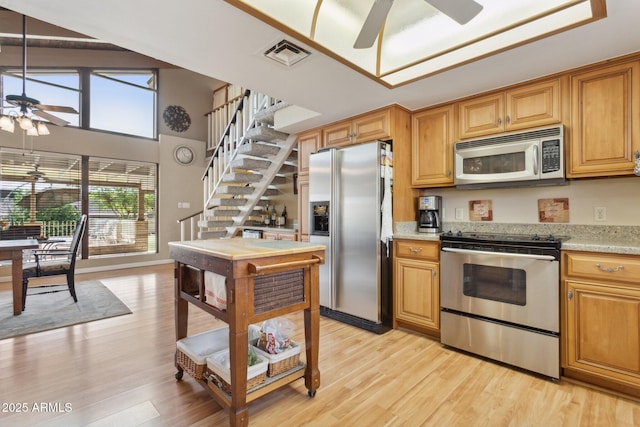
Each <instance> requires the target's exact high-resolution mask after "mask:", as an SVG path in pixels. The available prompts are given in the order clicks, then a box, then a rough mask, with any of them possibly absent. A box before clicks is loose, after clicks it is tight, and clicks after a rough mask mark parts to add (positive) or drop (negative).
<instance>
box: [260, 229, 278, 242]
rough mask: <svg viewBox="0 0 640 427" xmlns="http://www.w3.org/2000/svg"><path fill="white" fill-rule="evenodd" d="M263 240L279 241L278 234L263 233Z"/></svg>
mask: <svg viewBox="0 0 640 427" xmlns="http://www.w3.org/2000/svg"><path fill="white" fill-rule="evenodd" d="M262 238H263V239H266V240H278V233H276V232H274V231H263V232H262Z"/></svg>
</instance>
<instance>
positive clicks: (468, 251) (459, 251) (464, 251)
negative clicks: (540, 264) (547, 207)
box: [442, 248, 556, 261]
mask: <svg viewBox="0 0 640 427" xmlns="http://www.w3.org/2000/svg"><path fill="white" fill-rule="evenodd" d="M442 250H443V251H444V252H453V253H457V254H469V255H491V256H494V257H495V256H502V257H509V258H526V259H536V260H540V261H555V260H556V258H555V257H554V256H552V255H531V254H512V253H509V252H490V251H475V250H471V249H458V248H442Z"/></svg>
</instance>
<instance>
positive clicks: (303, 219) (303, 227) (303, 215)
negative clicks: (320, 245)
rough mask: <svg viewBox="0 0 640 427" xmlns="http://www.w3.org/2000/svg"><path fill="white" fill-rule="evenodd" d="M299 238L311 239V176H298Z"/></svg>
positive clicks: (303, 239)
mask: <svg viewBox="0 0 640 427" xmlns="http://www.w3.org/2000/svg"><path fill="white" fill-rule="evenodd" d="M298 240H300V241H303V242H308V241H309V178H308V176H306V177H299V178H298Z"/></svg>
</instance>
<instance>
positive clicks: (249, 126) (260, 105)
mask: <svg viewBox="0 0 640 427" xmlns="http://www.w3.org/2000/svg"><path fill="white" fill-rule="evenodd" d="M251 95H252V94H251V91H250V90H249V89H247V90H246V91H245V93H244V96H243V98H242V100H241V101H240V102H239V104H238V108H236V111H235V114H234V115H233V118H232V119H231V120H230V121H229V124H228V125H227V127H226V128H225V133H223V135H222V137H221V138H220V140H219V141H218V144H217V145H216V148H215V149H214V154H213V155H212V156H211V159H210V160H209V164H208V165H207V169H206V171H205V173H204V175H203V176H202V180H203V181H204V180H205V179H206V178H207V176H208V175H209V171H210V170H211V169H212V167H213V162H214V161H215V159H216V157H217V155H218V151H219V150H220V147H221V146H222V145H223V144H224V138H225V137H226V136H227V135H228V133H229V131H230V129H231V126H232V124H234V123H235V122H236V118H237V116H238V112H241V111H242V110H243V108H245V107H246V106H245V105H244V99H245V97H246V98H247V99H248V97H249V96H251ZM253 95H254V96H255V97H256V98H259V97H260V95H261V94H260V93H257V92H254V93H253ZM270 99H272V97H270V96H267V95H263V98H262V100H261V102H260V103H256V104H255V105H252V103H251V102H250V103H249V104H250V105H249V107H251V106H253V111H250V115H249V120H248V122H247V123H246V126H244V129H242V131H243V132H242V137H241V138H240V140H239V141H238V143H237V144H236V146H235V147H234V149H233V152H232V153H230V156H229V161H228V162H227V163H226V164H225V165H224V169H223V170H222V171H220V173H219V177H218V179H217V180H216V182H214V183H213V188H212V189H211V191H210V192H209V193H210V194H214V193H215V192H216V190H217V188H218V186H219V185H220V183H221V182H222V181H221V180H222V177H223V176H224V174H225V173H227V172H228V171H229V168H230V167H231V160H232V159H235V158H236V155H237V153H238V150H239V149H240V147H242V145H243V144H244V143H246V142H247V141H248V140H249V138H247V137H246V132H247V131H248V130H249V129H252V128H253V127H254V126H255V125H256V120H255V113H256V112H258V111H260V110H261V109H263V108H266V107H267V106H268V104H269V100H270Z"/></svg>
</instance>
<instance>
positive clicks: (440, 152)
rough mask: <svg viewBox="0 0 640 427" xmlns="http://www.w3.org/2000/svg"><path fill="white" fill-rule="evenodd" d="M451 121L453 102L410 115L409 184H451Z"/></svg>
mask: <svg viewBox="0 0 640 427" xmlns="http://www.w3.org/2000/svg"><path fill="white" fill-rule="evenodd" d="M453 120H454V107H453V105H449V106H446V107H441V108H436V109H433V110H428V111H423V112H420V113H416V114H414V115H413V116H412V118H411V122H412V125H411V185H412V186H414V187H429V186H437V187H441V186H446V185H453V132H454V129H453V126H454V125H453Z"/></svg>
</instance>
